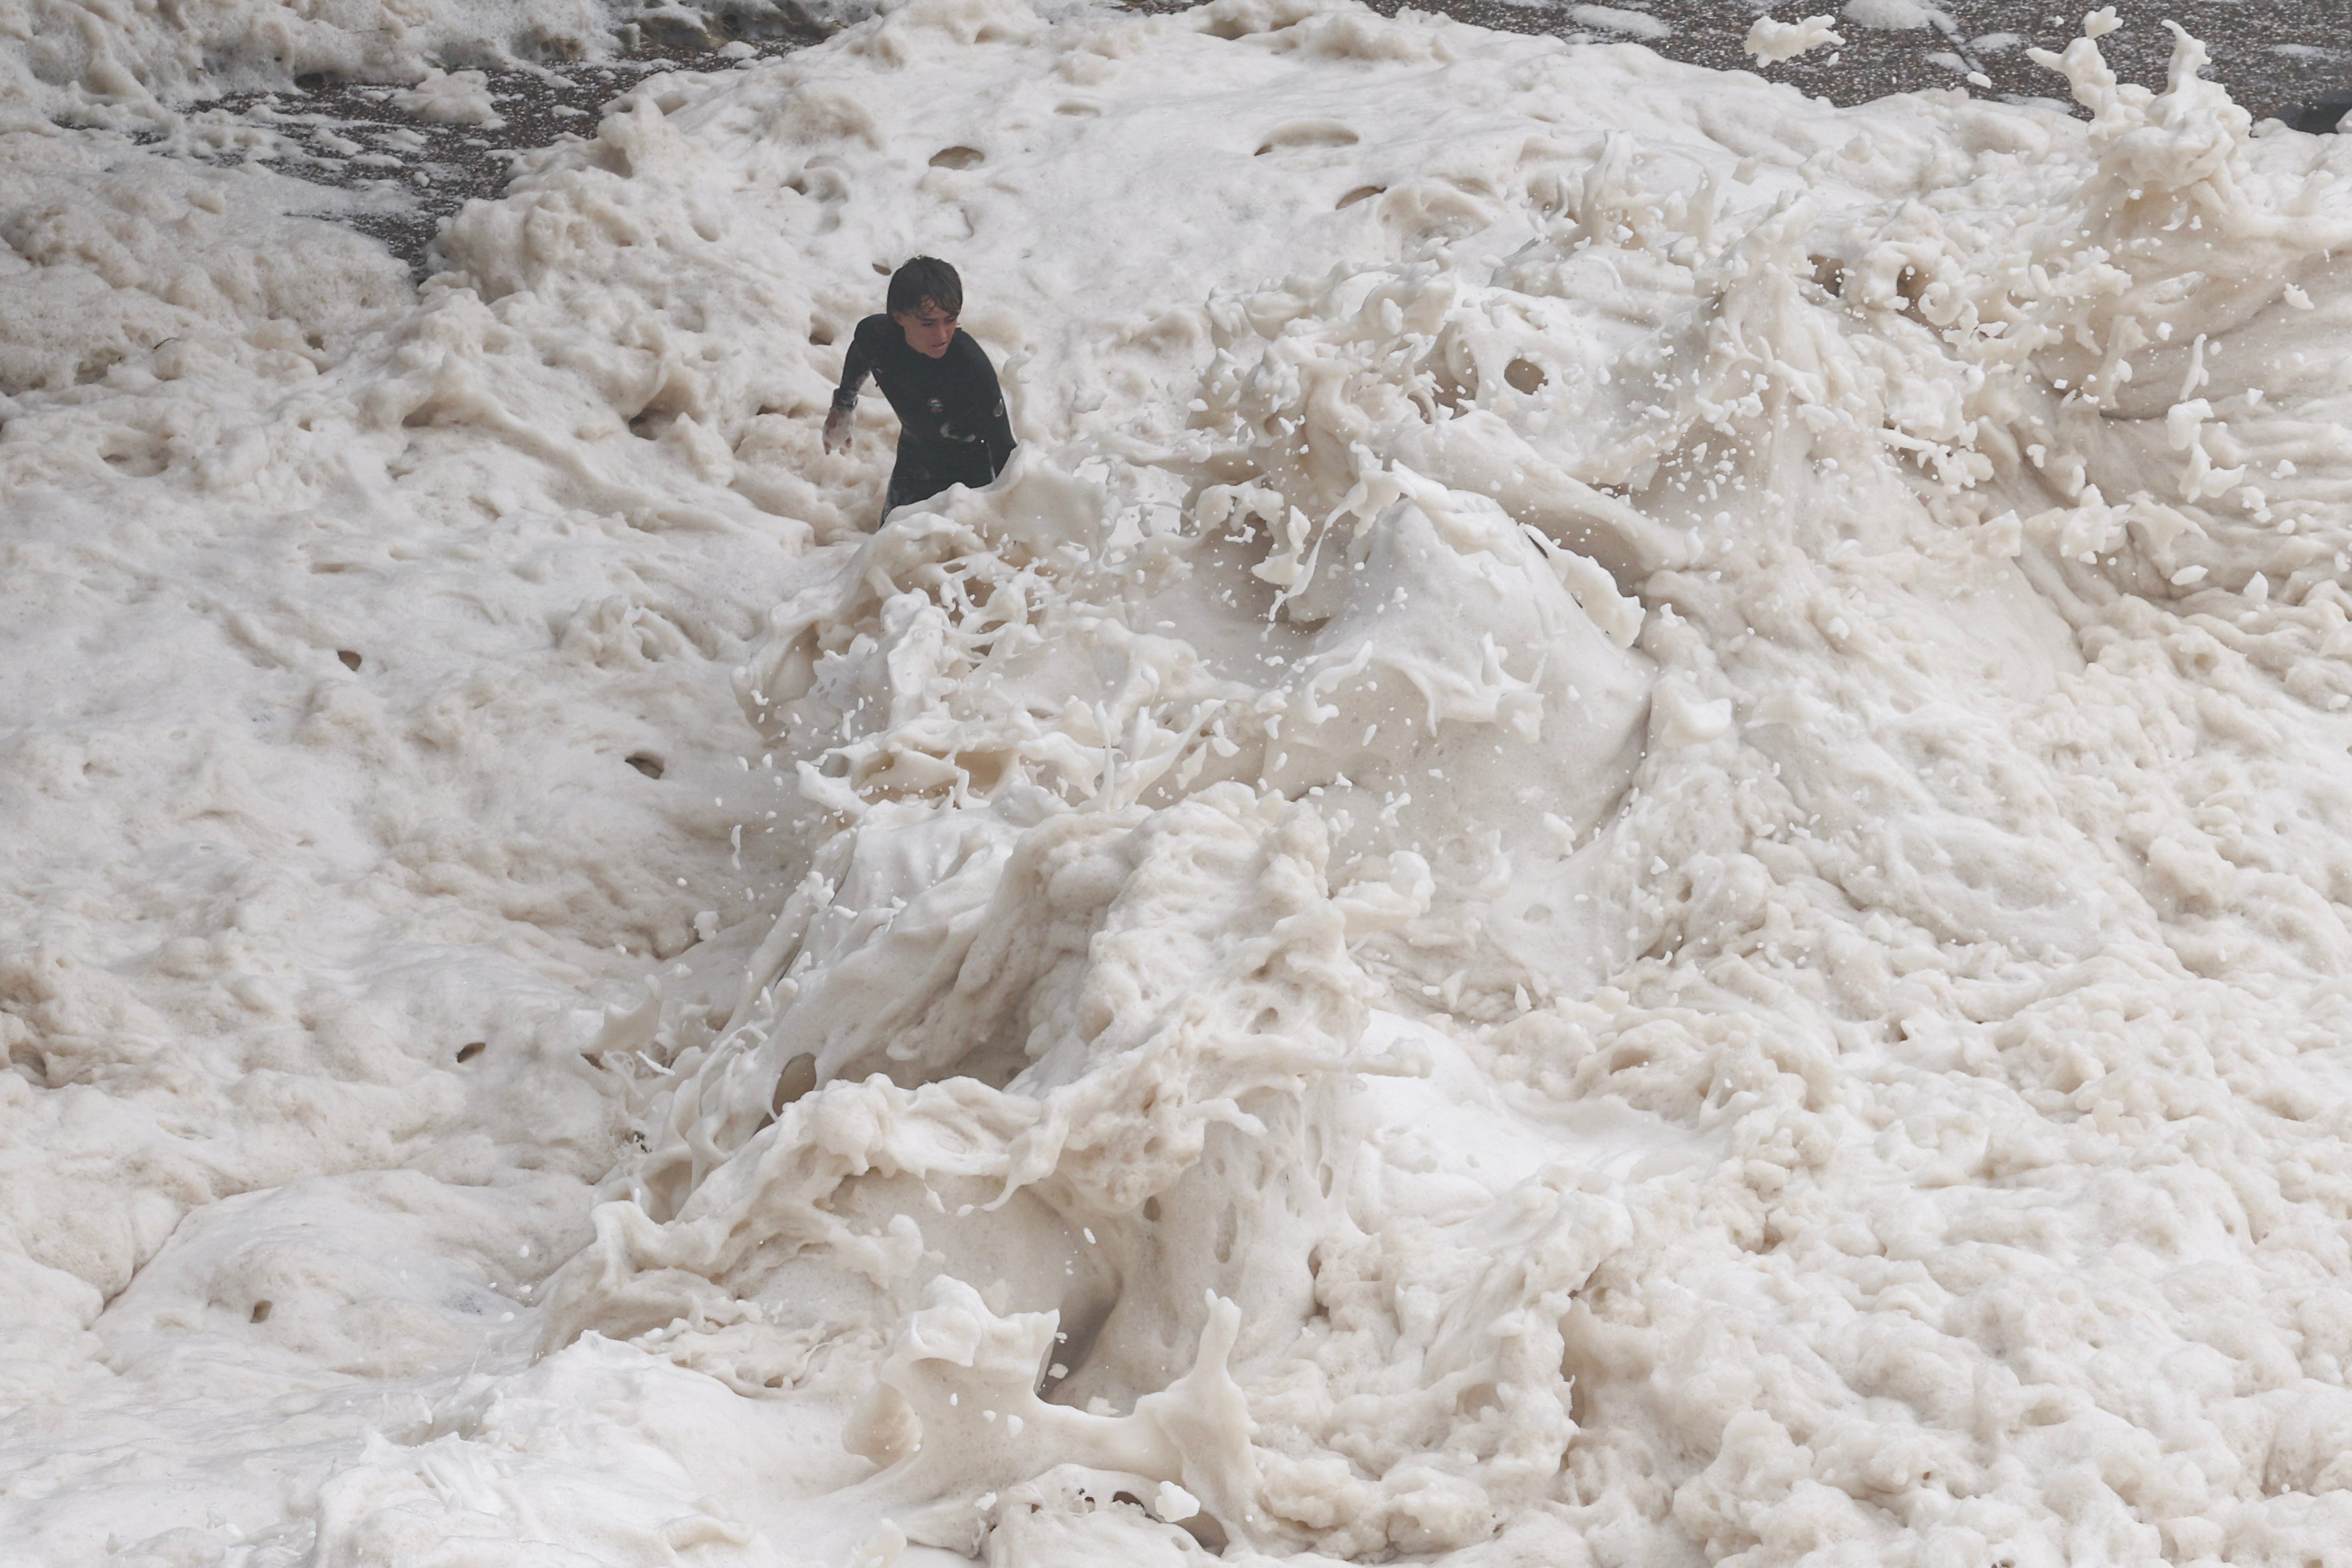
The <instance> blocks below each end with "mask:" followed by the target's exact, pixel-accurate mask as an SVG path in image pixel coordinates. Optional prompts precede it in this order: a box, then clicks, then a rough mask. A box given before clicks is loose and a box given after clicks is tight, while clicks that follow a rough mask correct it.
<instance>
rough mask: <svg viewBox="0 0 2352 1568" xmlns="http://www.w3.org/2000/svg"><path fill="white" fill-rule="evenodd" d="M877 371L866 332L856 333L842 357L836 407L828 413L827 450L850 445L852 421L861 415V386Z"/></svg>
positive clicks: (826, 429)
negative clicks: (869, 350)
mask: <svg viewBox="0 0 2352 1568" xmlns="http://www.w3.org/2000/svg"><path fill="white" fill-rule="evenodd" d="M871 374H874V361H873V357H872V356H871V355H869V354H868V353H866V335H865V334H864V333H863V332H853V333H851V334H850V338H849V352H848V353H846V354H845V355H843V356H842V361H841V384H840V385H839V386H837V387H835V388H834V392H833V409H832V411H831V412H830V413H828V414H827V415H826V416H824V449H825V450H826V451H828V452H839V451H843V450H845V449H846V448H847V447H848V446H849V436H850V423H851V421H852V420H853V419H855V418H856V415H857V392H858V388H860V387H862V386H864V385H865V384H866V377H867V376H869V375H871Z"/></svg>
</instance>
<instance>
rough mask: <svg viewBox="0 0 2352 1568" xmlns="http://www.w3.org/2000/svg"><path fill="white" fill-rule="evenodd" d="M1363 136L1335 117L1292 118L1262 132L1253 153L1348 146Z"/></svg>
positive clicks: (1261, 154)
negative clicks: (1260, 139)
mask: <svg viewBox="0 0 2352 1568" xmlns="http://www.w3.org/2000/svg"><path fill="white" fill-rule="evenodd" d="M1362 140H1363V138H1362V137H1360V136H1359V135H1357V134H1356V133H1355V132H1352V131H1350V130H1349V129H1348V128H1347V127H1346V126H1344V125H1342V124H1340V123H1339V121H1336V120H1294V121H1291V122H1290V123H1289V124H1287V125H1277V126H1276V127H1275V128H1274V129H1273V130H1271V131H1269V132H1266V133H1265V141H1264V142H1260V143H1259V144H1258V149H1257V153H1256V154H1255V155H1256V156H1258V157H1260V158H1263V157H1265V155H1266V154H1267V153H1295V152H1303V151H1309V150H1312V149H1315V148H1318V147H1352V146H1354V145H1355V144H1356V143H1357V142H1360V141H1362Z"/></svg>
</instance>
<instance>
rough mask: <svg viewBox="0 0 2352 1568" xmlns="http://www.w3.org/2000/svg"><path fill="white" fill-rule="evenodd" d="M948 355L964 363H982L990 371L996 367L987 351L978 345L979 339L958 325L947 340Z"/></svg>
mask: <svg viewBox="0 0 2352 1568" xmlns="http://www.w3.org/2000/svg"><path fill="white" fill-rule="evenodd" d="M948 357H950V359H954V360H957V361H960V362H961V363H965V364H984V365H987V366H988V367H989V369H990V370H991V371H993V370H994V369H995V368H996V366H995V364H994V363H993V362H992V361H991V360H990V359H989V357H988V351H987V350H986V349H984V348H982V347H981V346H980V340H979V339H978V338H975V337H973V336H972V335H971V333H970V332H967V331H964V330H963V329H962V328H961V327H958V328H957V329H956V335H955V336H954V337H953V338H952V339H950V340H949V342H948Z"/></svg>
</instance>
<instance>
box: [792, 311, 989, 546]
mask: <svg viewBox="0 0 2352 1568" xmlns="http://www.w3.org/2000/svg"><path fill="white" fill-rule="evenodd" d="M869 374H870V375H872V376H873V377H874V380H875V382H876V384H877V385H879V386H880V387H881V388H882V395H883V396H885V397H887V398H888V399H889V400H890V406H891V407H892V408H893V409H895V410H896V411H897V412H898V426H899V429H898V466H897V467H895V468H892V469H891V470H890V493H889V497H888V499H887V500H884V501H883V503H882V514H883V515H884V516H885V517H887V516H888V515H889V514H890V510H891V509H892V508H893V507H900V506H905V505H907V504H908V502H910V501H919V500H923V499H925V498H926V497H929V496H935V495H937V494H939V493H940V491H941V490H943V489H947V488H948V487H949V486H950V485H971V486H972V487H974V488H975V489H976V488H978V487H979V486H982V485H984V484H986V483H988V481H989V480H991V479H994V478H995V477H996V476H997V474H998V473H999V472H1000V471H1002V470H1003V467H1004V461H1005V459H1006V458H1009V457H1011V456H1012V455H1013V422H1012V421H1011V420H1010V419H1008V418H1006V417H1005V416H1004V393H1003V389H1002V388H1000V387H999V386H998V385H997V384H996V367H995V366H993V365H992V364H990V363H988V352H987V351H986V350H985V349H983V348H982V347H981V346H980V345H979V344H978V343H976V342H972V339H971V333H970V332H966V331H958V332H957V333H956V335H955V337H954V338H953V339H952V340H950V342H949V343H948V352H947V353H944V354H942V355H940V357H939V358H938V359H933V358H931V356H930V355H929V354H927V353H923V352H922V351H921V350H919V349H916V348H911V347H909V346H908V342H907V334H906V332H905V331H903V330H901V329H900V327H899V325H898V322H897V321H893V320H892V319H891V318H890V317H888V316H868V317H866V319H865V320H864V321H860V322H858V323H857V331H856V335H855V336H853V337H852V338H851V339H850V340H849V353H848V354H847V356H846V357H845V358H844V359H843V361H842V365H841V386H840V389H839V390H838V391H836V392H835V394H834V395H833V405H834V406H835V408H849V407H853V406H855V405H856V402H857V389H858V388H859V387H861V386H863V385H865V384H866V376H868V375H869Z"/></svg>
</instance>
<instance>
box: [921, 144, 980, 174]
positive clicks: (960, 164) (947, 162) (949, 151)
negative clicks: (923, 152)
mask: <svg viewBox="0 0 2352 1568" xmlns="http://www.w3.org/2000/svg"><path fill="white" fill-rule="evenodd" d="M987 161H988V154H987V153H983V152H982V151H981V150H980V149H979V148H977V147H942V148H940V150H939V151H938V152H936V153H932V154H931V167H932V168H934V169H969V168H971V166H972V165H973V164H975V163H986V162H987Z"/></svg>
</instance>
